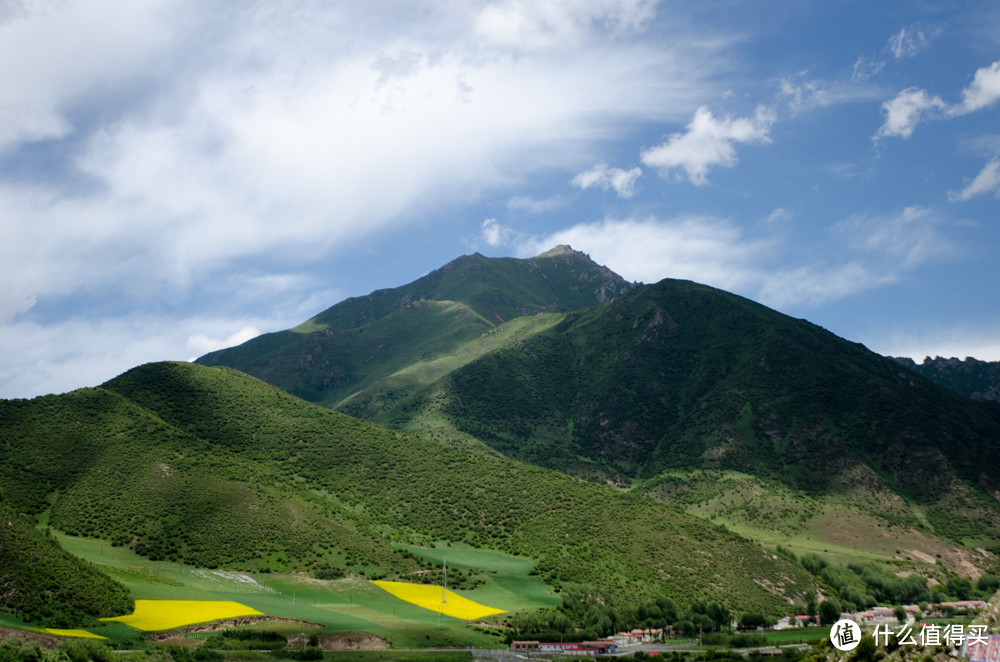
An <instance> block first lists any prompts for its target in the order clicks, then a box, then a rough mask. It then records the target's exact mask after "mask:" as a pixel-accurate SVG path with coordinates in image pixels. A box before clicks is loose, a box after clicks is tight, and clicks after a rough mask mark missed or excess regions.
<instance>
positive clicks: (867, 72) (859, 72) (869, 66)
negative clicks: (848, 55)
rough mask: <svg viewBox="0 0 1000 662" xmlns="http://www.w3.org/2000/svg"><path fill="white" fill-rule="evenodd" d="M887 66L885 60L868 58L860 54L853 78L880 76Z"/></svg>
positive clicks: (857, 79)
mask: <svg viewBox="0 0 1000 662" xmlns="http://www.w3.org/2000/svg"><path fill="white" fill-rule="evenodd" d="M884 68H885V60H878V59H872V60H868V59H866V58H865V56H864V55H859V56H858V59H857V60H855V62H854V69H853V70H852V72H851V80H856V81H861V82H863V81H866V80H868V79H869V78H874V77H875V76H878V75H879V74H880V73H881V72H882V70H883V69H884Z"/></svg>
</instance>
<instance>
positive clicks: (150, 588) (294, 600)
mask: <svg viewBox="0 0 1000 662" xmlns="http://www.w3.org/2000/svg"><path fill="white" fill-rule="evenodd" d="M52 533H53V535H54V536H55V537H56V538H57V539H58V540H59V542H60V544H61V545H62V546H63V547H64V548H65V549H66V550H67V551H69V552H71V553H73V554H75V555H77V556H79V557H81V558H83V559H85V560H87V561H90V562H91V563H93V564H95V565H96V566H98V568H99V569H100V570H102V571H104V572H106V573H107V574H109V575H111V576H112V577H114V578H115V579H117V580H118V581H120V582H121V583H122V584H124V585H126V586H127V587H128V588H129V589H130V590H131V591H132V593H133V595H134V596H135V597H136V598H138V599H154V600H233V601H236V602H240V603H242V604H245V605H247V606H249V607H252V608H254V609H256V610H258V611H260V612H262V613H264V614H266V615H268V616H272V617H278V618H283V619H295V620H296V621H306V622H308V623H314V624H317V625H319V626H321V628H322V629H316V628H315V627H311V626H307V625H305V624H302V623H275V622H270V623H265V624H262V625H259V626H257V627H262V628H263V627H266V628H267V629H270V630H278V631H279V632H282V633H284V634H295V633H297V632H305V633H307V634H311V633H314V632H315V633H318V634H319V635H320V636H322V635H323V634H324V633H338V632H371V633H373V634H376V635H378V636H380V637H382V638H383V639H386V640H387V641H388V642H389V643H390V644H392V645H393V647H395V648H416V647H427V646H449V645H450V646H461V645H465V644H472V645H475V646H477V647H480V648H482V647H496V646H501V645H502V644H501V642H500V640H499V639H498V638H497V637H495V636H492V635H490V634H488V633H487V632H486V631H485V630H484V628H482V627H476V626H470V625H467V624H466V623H464V622H462V621H460V620H458V619H454V618H449V617H447V616H443V617H442V616H439V615H438V614H437V613H435V612H432V611H428V610H426V609H422V608H420V607H417V606H415V605H411V604H409V603H407V602H404V601H402V600H399V599H397V598H394V597H393V596H391V595H389V594H388V593H386V592H385V591H383V590H382V589H380V588H378V587H376V586H375V585H373V584H372V583H371V582H369V581H367V580H364V579H360V578H345V579H338V580H332V581H328V580H320V579H315V578H312V577H309V576H306V575H302V574H285V573H243V572H240V573H236V572H222V571H217V570H206V569H201V568H196V567H193V566H189V565H184V564H180V563H173V562H167V561H156V562H152V561H149V560H148V559H146V558H143V557H141V556H139V555H137V554H135V553H134V552H132V551H131V550H129V549H126V548H123V547H114V546H112V545H110V544H109V543H107V542H105V541H101V540H97V539H93V538H79V537H75V536H69V535H65V534H62V533H59V532H57V531H54V530H53V531H52ZM402 547H404V548H405V549H407V550H409V551H410V552H411V553H413V554H415V555H417V556H420V557H422V558H424V559H426V560H429V561H432V562H434V563H436V564H440V563H441V561H442V560H443V559H445V558H447V560H448V567H449V568H450V569H453V572H454V571H461V572H464V573H466V574H468V575H469V576H471V577H473V578H475V579H476V580H477V581H481V582H482V583H481V584H479V585H478V586H477V587H476V588H475V589H473V590H461V589H457V588H455V587H452V586H450V587H449V588H450V589H452V590H455V592H456V593H459V594H460V595H463V596H465V597H468V598H470V599H472V600H476V601H477V602H480V603H482V604H486V605H489V606H491V607H496V608H499V609H503V610H505V611H524V610H532V609H538V608H543V607H554V606H556V605H558V604H559V602H560V600H559V598H558V597H557V596H556V595H555V594H554V593H553V592H552V589H551V588H550V587H548V586H546V585H545V584H544V583H543V582H542V581H541V579H540V578H538V577H537V576H535V575H529V573H530V571H531V569H532V568H533V567H534V562H533V561H531V560H530V559H524V558H518V557H514V556H510V555H507V554H503V553H500V552H493V551H488V550H478V549H471V548H452V547H438V548H431V549H426V548H418V547H413V546H402ZM11 625H12V626H23V624H22V623H20V622H19V621H18V622H14V621H12V622H11ZM87 629H88V630H90V631H92V632H95V633H96V634H100V635H101V636H105V637H108V638H109V639H111V640H114V641H120V642H124V641H129V640H134V639H136V638H137V637H138V636H139V633H138V632H136V631H135V630H133V629H132V628H129V627H127V626H123V625H120V624H117V623H114V624H110V623H105V624H101V625H99V626H95V627H88V628H87ZM187 636H190V637H203V636H205V635H199V634H190V635H187Z"/></svg>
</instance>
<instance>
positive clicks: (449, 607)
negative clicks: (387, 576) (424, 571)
mask: <svg viewBox="0 0 1000 662" xmlns="http://www.w3.org/2000/svg"><path fill="white" fill-rule="evenodd" d="M372 583H373V584H375V585H376V586H378V587H379V588H381V589H384V590H386V591H388V592H389V593H391V594H392V595H394V596H396V597H397V598H399V599H400V600H405V601H406V602H409V603H410V604H415V605H417V606H418V607H423V608H424V609H430V610H431V611H436V612H439V613H441V614H444V615H445V616H452V617H453V618H460V619H462V620H463V621H474V620H476V619H477V618H484V617H486V616H493V615H494V614H503V613H506V612H504V610H503V609H494V608H493V607H487V606H486V605H481V604H479V603H478V602H474V601H472V600H469V599H468V598H463V597H462V596H460V595H458V594H457V593H453V592H451V591H442V589H441V587H440V586H431V585H428V584H408V583H406V582H385V581H376V582H372ZM442 594H443V595H442Z"/></svg>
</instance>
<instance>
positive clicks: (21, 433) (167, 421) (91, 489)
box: [0, 364, 814, 611]
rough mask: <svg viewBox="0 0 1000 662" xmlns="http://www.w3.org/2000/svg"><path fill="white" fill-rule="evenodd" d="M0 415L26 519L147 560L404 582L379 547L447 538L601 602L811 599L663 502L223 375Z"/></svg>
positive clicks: (743, 545) (137, 372)
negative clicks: (505, 557)
mask: <svg viewBox="0 0 1000 662" xmlns="http://www.w3.org/2000/svg"><path fill="white" fill-rule="evenodd" d="M0 422H2V426H3V431H4V439H5V440H6V445H7V449H8V451H9V454H8V460H7V461H6V462H5V463H4V464H3V466H2V467H0V471H3V472H4V479H7V478H8V477H14V476H17V475H19V474H20V473H21V472H22V471H24V470H25V469H26V468H27V467H30V468H31V471H32V472H33V473H34V475H35V476H37V478H38V480H40V481H41V483H42V484H43V485H47V486H48V487H49V490H50V492H48V493H45V492H43V491H42V490H33V491H32V490H25V495H22V497H21V501H20V507H21V508H22V509H23V510H26V511H32V512H37V511H40V510H42V509H44V508H45V507H46V506H47V505H48V501H47V497H50V500H51V497H52V495H54V494H56V491H58V498H54V503H53V504H52V506H51V508H52V510H51V522H52V525H53V526H56V527H59V528H61V529H65V530H68V531H72V532H76V533H80V534H85V535H94V536H98V537H102V538H106V539H110V540H113V541H115V542H116V543H118V544H125V545H129V546H131V547H133V548H134V549H136V550H137V551H140V552H142V553H146V554H149V555H150V556H152V555H154V554H156V555H164V556H163V557H164V558H171V559H177V560H184V561H188V562H191V563H195V564H198V565H209V566H214V565H223V566H225V567H233V568H246V569H259V568H267V567H282V568H294V567H298V568H302V569H309V568H311V569H312V570H313V571H314V572H316V573H323V572H333V573H337V572H338V571H347V572H351V573H357V572H362V571H363V572H365V574H366V575H367V576H369V577H371V576H382V575H396V576H401V577H405V576H407V574H408V573H411V572H413V573H415V572H419V570H420V565H419V564H418V563H417V561H416V560H415V559H414V558H413V557H412V556H410V555H409V554H407V553H404V552H395V551H393V550H392V549H391V548H390V546H389V542H390V541H391V540H400V541H406V542H424V543H426V542H430V541H436V540H450V541H453V542H462V543H467V544H470V545H473V546H482V547H490V548H494V549H500V550H503V551H508V552H511V553H515V554H519V555H523V556H528V557H532V558H536V559H539V563H538V566H537V572H538V573H540V574H541V575H542V577H543V578H544V579H545V580H546V581H548V582H549V583H551V584H553V585H555V586H557V587H565V588H570V587H573V586H582V587H586V588H587V589H588V590H589V591H591V592H593V593H594V594H597V595H601V596H603V597H604V598H606V599H608V600H611V601H613V602H619V601H622V600H625V599H626V598H628V599H654V598H656V597H659V596H670V597H671V598H672V599H674V600H676V601H677V602H678V603H679V604H684V605H686V604H690V603H692V602H694V601H696V600H700V599H710V600H715V601H718V602H725V603H726V604H727V605H732V606H733V607H734V608H735V607H739V608H755V609H759V610H765V611H776V610H779V609H780V607H781V605H782V604H784V603H785V601H786V599H787V597H794V596H803V595H805V594H807V593H809V592H811V591H812V590H813V589H814V585H813V584H812V582H811V579H810V578H809V576H808V574H807V573H805V571H803V570H802V569H801V568H798V567H797V566H795V565H794V564H791V563H788V562H786V561H784V560H783V559H779V558H778V557H776V556H774V555H772V554H768V553H767V552H765V551H764V550H763V549H762V548H760V547H759V546H758V545H756V544H754V543H752V542H750V541H748V540H746V539H743V538H741V537H739V536H737V535H734V534H732V533H729V532H727V531H725V530H724V529H722V528H719V527H716V526H714V525H712V524H709V523H706V522H704V521H702V520H699V519H697V518H694V517H691V516H689V515H686V514H684V513H682V512H680V511H678V510H676V509H674V508H671V507H669V506H666V505H662V504H656V503H654V502H651V501H649V500H647V499H644V498H640V497H637V496H632V495H629V494H622V493H619V492H616V491H614V490H610V489H608V488H605V487H601V486H598V485H594V484H589V483H584V482H581V481H579V480H577V479H574V478H571V477H568V476H565V475H563V474H559V473H556V472H551V471H547V470H544V469H540V468H536V467H531V466H525V465H521V464H519V463H517V462H513V461H511V460H508V459H505V458H501V457H491V456H484V455H483V454H481V453H474V452H470V451H467V450H462V449H457V448H453V447H450V446H446V445H443V444H440V443H436V442H433V441H430V440H427V439H422V438H418V437H413V436H409V435H405V434H401V433H398V432H393V431H390V430H386V429H384V428H379V427H377V426H374V425H372V424H369V423H365V422H362V421H359V420H357V419H352V418H349V417H347V416H343V415H341V414H337V413H334V412H331V411H329V410H326V409H323V408H321V407H318V406H314V405H310V404H308V403H306V402H304V401H302V400H299V399H297V398H294V397H292V396H290V395H288V394H286V393H284V392H282V391H280V390H278V389H276V388H274V387H271V386H268V385H266V384H264V383H262V382H259V381H257V380H255V379H252V378H249V377H247V376H245V375H242V374H239V373H236V372H234V371H230V370H224V369H210V368H204V367H199V366H196V365H191V364H151V365H147V366H143V367H140V368H137V369H134V370H132V371H130V372H128V373H126V374H124V375H122V376H121V377H119V378H117V379H115V380H112V381H111V382H109V383H108V384H106V385H104V386H103V387H101V388H98V389H87V390H84V391H80V392H75V393H71V394H68V395H66V396H51V397H47V398H40V399H37V400H34V401H17V402H6V403H0ZM67 439H69V440H70V443H66V442H64V440H67ZM67 455H68V456H72V457H74V458H75V462H73V463H72V464H74V466H75V470H74V471H73V472H71V473H68V472H67V473H64V471H63V467H64V466H65V465H66V464H67V462H66V461H65V456H67ZM279 564H280V565H279ZM760 578H766V581H765V582H761V583H760V584H758V583H757V581H755V580H758V579H760Z"/></svg>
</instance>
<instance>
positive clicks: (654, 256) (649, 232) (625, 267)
mask: <svg viewBox="0 0 1000 662" xmlns="http://www.w3.org/2000/svg"><path fill="white" fill-rule="evenodd" d="M560 244H567V245H570V246H572V247H573V248H575V249H576V250H580V251H583V252H585V253H588V254H590V256H591V258H593V259H594V261H596V262H598V263H600V264H604V265H606V266H608V267H609V268H610V269H612V270H613V271H615V272H616V273H618V274H620V275H622V276H624V277H625V278H627V279H628V280H635V281H641V282H645V283H653V282H657V281H659V280H662V279H663V278H668V277H669V278H686V279H691V280H695V281H698V282H701V283H708V284H711V285H715V286H716V287H721V288H724V289H730V290H745V286H746V284H747V283H748V281H749V280H752V279H753V275H752V274H753V271H754V265H755V264H756V262H757V261H758V260H759V259H760V258H761V255H762V254H763V253H766V252H767V251H768V250H769V244H768V242H766V241H759V240H752V239H748V238H747V237H745V236H744V235H743V233H742V232H741V231H740V229H739V228H738V227H737V226H735V225H733V224H732V223H730V222H728V221H726V220H723V219H718V218H713V217H706V216H685V217H680V218H675V219H671V220H660V219H655V218H650V219H645V220H636V219H625V220H604V221H598V222H595V223H582V224H579V225H575V226H573V227H570V228H567V229H565V230H561V231H559V232H555V233H552V234H549V235H545V236H535V237H518V238H517V245H516V246H515V248H516V251H517V253H518V254H519V255H521V256H523V257H528V256H531V255H537V254H539V253H542V252H543V251H545V250H548V249H550V248H552V247H553V246H557V245H560Z"/></svg>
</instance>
